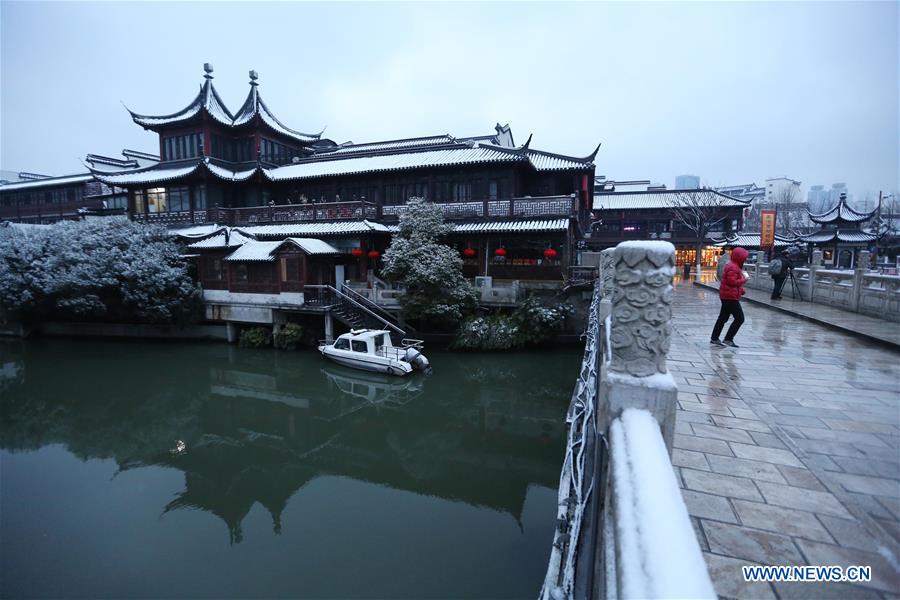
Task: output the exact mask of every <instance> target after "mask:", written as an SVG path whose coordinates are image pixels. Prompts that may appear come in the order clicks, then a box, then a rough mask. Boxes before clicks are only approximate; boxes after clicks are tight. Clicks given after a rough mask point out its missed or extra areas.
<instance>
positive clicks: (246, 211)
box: [132, 196, 578, 225]
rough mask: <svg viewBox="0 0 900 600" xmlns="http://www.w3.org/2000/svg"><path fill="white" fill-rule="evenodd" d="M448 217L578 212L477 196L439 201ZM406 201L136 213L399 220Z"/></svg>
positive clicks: (147, 217)
mask: <svg viewBox="0 0 900 600" xmlns="http://www.w3.org/2000/svg"><path fill="white" fill-rule="evenodd" d="M436 204H438V206H440V207H441V210H442V211H443V213H444V218H445V219H448V220H459V219H471V218H492V217H493V218H498V217H499V218H503V217H568V216H573V215H575V214H577V211H578V203H577V200H576V198H575V197H573V196H535V197H530V196H528V197H524V198H508V199H506V200H474V201H470V202H438V203H436ZM405 208H406V207H405V206H404V205H387V206H382V207H380V208H379V206H378V205H377V204H375V203H373V202H366V201H358V200H354V201H348V202H321V203H318V204H279V205H274V206H248V207H242V208H223V207H219V206H216V207H213V208H209V209H207V210H195V211H193V212H191V211H183V212H165V213H155V214H142V215H133V217H132V218H133V219H134V220H136V221H143V222H148V223H160V224H164V225H174V224H182V223H219V224H221V225H255V224H268V223H297V222H313V221H342V220H362V219H374V220H385V221H396V220H398V219H399V218H400V214H401V213H402V212H403V211H404V210H405Z"/></svg>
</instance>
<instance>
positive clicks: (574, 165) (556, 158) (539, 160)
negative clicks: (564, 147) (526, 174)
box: [525, 150, 593, 171]
mask: <svg viewBox="0 0 900 600" xmlns="http://www.w3.org/2000/svg"><path fill="white" fill-rule="evenodd" d="M525 155H526V156H527V157H528V162H530V163H531V164H532V166H534V168H535V169H537V170H538V171H562V170H568V169H583V168H585V167H587V166H589V164H590V162H591V161H592V160H593V157H591V158H590V159H578V158H572V157H568V156H561V155H559V154H551V153H550V152H543V151H541V150H529V151H528V152H526V153H525Z"/></svg>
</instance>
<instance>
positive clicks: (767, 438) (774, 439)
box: [750, 431, 787, 450]
mask: <svg viewBox="0 0 900 600" xmlns="http://www.w3.org/2000/svg"><path fill="white" fill-rule="evenodd" d="M750 437H752V438H753V441H754V442H756V444H757V445H758V446H764V447H766V448H778V449H779V450H787V446H785V445H784V442H782V441H781V440H780V439H779V438H778V436H777V435H774V434H771V433H759V432H756V431H751V432H750Z"/></svg>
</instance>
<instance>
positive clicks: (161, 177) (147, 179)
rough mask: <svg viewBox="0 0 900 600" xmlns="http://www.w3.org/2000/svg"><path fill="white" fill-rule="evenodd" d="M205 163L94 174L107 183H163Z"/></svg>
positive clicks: (184, 175) (178, 177)
mask: <svg viewBox="0 0 900 600" xmlns="http://www.w3.org/2000/svg"><path fill="white" fill-rule="evenodd" d="M201 164H203V161H202V160H198V161H196V162H191V163H188V164H184V163H178V164H177V165H170V166H158V165H154V166H151V167H145V168H143V169H135V170H133V171H123V172H120V173H103V172H100V171H93V173H94V176H95V177H96V178H97V179H99V180H100V181H102V182H103V183H105V184H107V185H116V186H124V185H137V184H144V183H163V182H166V181H173V180H175V179H180V178H181V177H186V176H188V175H191V174H192V173H194V171H196V170H197V169H199V168H200V165H201Z"/></svg>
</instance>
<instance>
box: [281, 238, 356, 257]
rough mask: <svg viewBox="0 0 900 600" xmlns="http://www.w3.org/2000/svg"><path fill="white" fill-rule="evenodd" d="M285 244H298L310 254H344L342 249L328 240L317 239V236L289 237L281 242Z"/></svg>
mask: <svg viewBox="0 0 900 600" xmlns="http://www.w3.org/2000/svg"><path fill="white" fill-rule="evenodd" d="M285 244H293V245H295V246H298V247H299V248H300V249H301V250H303V251H304V252H306V253H307V254H310V255H323V254H324V255H327V254H342V252H341V251H340V250H338V249H337V248H335V247H334V246H332V245H331V244H329V243H328V242H323V241H322V240H317V239H315V238H297V237H289V238H288V239H286V240H284V241H283V242H281V245H282V246H283V245H285Z"/></svg>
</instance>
